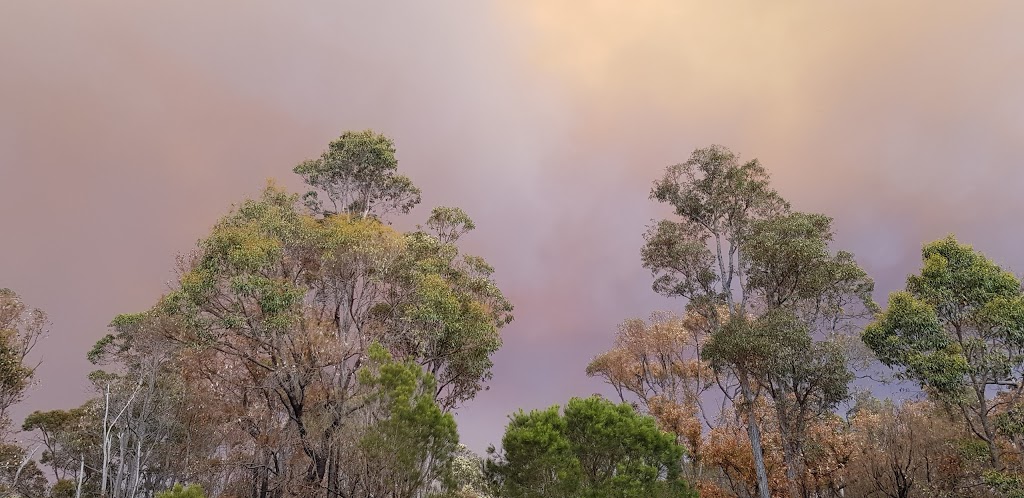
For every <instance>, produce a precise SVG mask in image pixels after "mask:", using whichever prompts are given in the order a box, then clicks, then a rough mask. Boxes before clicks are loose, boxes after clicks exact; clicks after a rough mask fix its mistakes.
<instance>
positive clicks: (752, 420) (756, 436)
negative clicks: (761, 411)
mask: <svg viewBox="0 0 1024 498" xmlns="http://www.w3.org/2000/svg"><path fill="white" fill-rule="evenodd" d="M737 373H738V374H739V375H738V376H737V377H739V381H740V389H741V390H742V391H743V401H744V403H746V405H747V435H748V436H749V437H750V449H751V452H752V453H753V457H754V470H755V472H756V473H757V492H758V496H760V498H771V491H770V489H769V488H768V472H767V471H766V470H765V467H764V450H763V449H762V444H761V428H760V427H758V425H757V416H756V415H755V414H754V393H753V392H752V391H751V389H750V379H748V378H747V373H746V372H745V371H742V370H740V371H738V372H737Z"/></svg>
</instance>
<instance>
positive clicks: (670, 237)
mask: <svg viewBox="0 0 1024 498" xmlns="http://www.w3.org/2000/svg"><path fill="white" fill-rule="evenodd" d="M651 196H652V198H654V199H656V200H658V201H661V202H665V203H668V204H670V205H671V206H672V207H673V208H674V210H675V214H676V215H677V216H678V219H677V220H675V221H670V220H663V221H660V222H658V223H657V224H656V225H654V226H653V227H652V228H651V229H650V230H649V231H648V233H647V236H646V239H647V243H646V245H645V246H644V248H643V251H642V256H643V262H644V266H645V267H646V268H648V269H650V270H651V271H652V273H653V275H654V277H655V280H654V289H655V290H656V291H658V292H660V293H662V294H665V295H668V296H678V297H683V298H686V299H687V312H688V313H690V314H695V315H698V316H701V317H702V318H704V319H705V320H706V321H707V324H708V329H709V340H708V341H707V344H705V346H704V348H703V350H702V351H701V355H702V360H704V361H708V362H709V363H710V364H711V365H712V366H714V367H715V370H716V372H718V373H719V374H721V375H726V376H728V378H731V379H734V381H735V384H733V385H735V387H736V390H737V391H738V396H739V398H740V399H741V401H742V404H741V409H743V410H744V411H745V412H746V419H747V430H748V437H749V440H750V444H751V451H752V452H753V457H754V466H755V469H756V474H757V480H758V487H759V493H760V495H761V496H762V497H763V498H767V497H768V493H769V491H768V490H769V483H768V473H767V471H766V469H765V465H764V454H763V448H762V441H761V439H762V437H761V427H760V426H759V424H758V421H757V417H756V416H755V414H754V410H753V409H752V407H753V406H754V403H755V401H756V400H757V399H758V398H759V397H760V396H761V393H762V390H764V391H766V392H767V394H768V395H769V396H771V398H772V401H773V402H774V406H775V408H776V409H777V411H778V414H777V415H778V418H779V419H780V421H781V423H782V424H783V426H782V427H783V429H782V431H781V435H782V437H783V439H784V441H785V445H784V446H786V447H787V448H788V449H787V451H786V454H787V458H786V460H787V467H788V469H789V471H790V472H791V473H792V475H791V477H792V478H793V480H794V482H797V481H798V480H799V476H798V474H800V473H801V472H802V471H803V465H802V464H801V462H800V457H799V454H800V452H801V449H800V447H801V445H802V441H803V438H804V435H803V433H804V432H805V430H806V425H807V424H806V421H807V420H808V418H809V417H813V416H815V415H820V414H822V413H824V412H826V411H827V410H828V409H830V408H831V407H832V406H834V404H835V403H836V401H837V399H841V398H843V397H844V396H845V394H846V391H845V389H846V382H848V381H849V379H850V376H849V375H848V374H845V373H844V374H841V375H838V376H831V375H829V374H828V372H830V371H831V370H833V369H835V368H840V369H841V371H843V372H845V365H844V364H842V362H841V361H838V360H839V358H838V356H837V355H836V352H835V349H834V347H831V346H814V347H810V346H811V345H812V344H813V336H817V337H823V336H827V335H828V334H831V333H839V332H845V331H847V327H848V324H849V323H850V322H851V321H852V320H854V319H855V318H857V317H861V316H864V315H865V314H867V313H868V312H870V311H871V310H873V307H874V304H873V302H872V301H871V297H870V294H871V291H872V289H873V283H872V282H871V280H870V279H869V278H868V277H867V275H866V274H865V273H864V271H863V270H861V269H860V268H859V267H858V266H857V265H856V263H855V262H854V261H853V258H852V255H850V254H849V253H846V252H842V251H840V252H836V253H833V252H832V251H831V250H829V244H830V242H831V241H832V231H831V219H829V218H828V217H825V216H822V215H815V214H803V213H791V212H790V211H789V205H788V203H787V202H785V201H784V200H783V199H782V198H781V197H780V196H779V195H778V193H776V192H775V191H774V190H772V189H771V187H770V186H769V178H768V174H767V173H766V172H765V170H764V168H763V167H761V165H760V164H759V163H758V162H757V161H756V160H754V161H749V162H746V163H741V162H740V161H739V160H738V158H737V157H736V156H735V155H734V154H733V153H732V152H730V151H729V150H728V149H725V148H724V147H719V146H712V147H709V148H706V149H698V150H696V151H694V153H693V155H692V156H691V157H690V160H689V161H687V162H686V163H683V164H680V165H676V166H671V167H669V168H668V170H667V172H666V174H665V176H664V177H663V178H662V179H661V180H659V181H657V182H655V186H654V189H653V190H652V194H651ZM797 353H799V354H797ZM826 380H827V381H828V384H827V385H825V384H823V383H822V382H821V381H826ZM844 381H845V382H844ZM723 385H727V384H724V383H723ZM724 390H725V392H726V395H727V396H731V392H730V389H724ZM794 403H795V404H794ZM790 492H791V494H792V495H794V496H797V495H799V494H801V493H802V492H803V491H801V490H800V489H798V488H797V487H793V488H791V490H790Z"/></svg>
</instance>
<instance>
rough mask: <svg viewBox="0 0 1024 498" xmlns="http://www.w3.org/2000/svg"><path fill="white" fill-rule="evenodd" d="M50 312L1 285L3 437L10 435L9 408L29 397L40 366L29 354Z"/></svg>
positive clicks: (0, 421)
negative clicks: (29, 302)
mask: <svg viewBox="0 0 1024 498" xmlns="http://www.w3.org/2000/svg"><path fill="white" fill-rule="evenodd" d="M46 323H47V319H46V313H44V312H43V311H42V310H40V309H38V308H30V307H28V306H27V305H26V304H25V303H24V301H22V299H21V297H20V296H18V294H17V293H15V292H14V291H12V290H11V289H2V288H0V437H4V436H6V435H7V430H8V429H9V424H10V416H9V414H8V410H9V409H10V407H11V406H12V405H14V404H15V403H18V402H19V401H21V400H22V399H23V398H24V397H25V392H26V391H27V390H28V388H29V385H30V384H31V382H32V378H33V377H34V376H35V371H36V367H37V366H38V365H33V364H31V363H29V360H28V356H29V353H31V352H32V349H33V348H35V346H36V344H37V343H38V342H39V339H40V338H41V337H42V336H43V333H44V331H45V328H46Z"/></svg>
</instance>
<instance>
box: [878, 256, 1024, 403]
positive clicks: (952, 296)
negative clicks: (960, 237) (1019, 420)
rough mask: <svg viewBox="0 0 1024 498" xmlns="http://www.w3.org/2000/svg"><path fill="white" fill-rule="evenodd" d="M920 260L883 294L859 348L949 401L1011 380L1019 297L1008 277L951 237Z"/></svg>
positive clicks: (1021, 323) (1018, 341)
mask: <svg viewBox="0 0 1024 498" xmlns="http://www.w3.org/2000/svg"><path fill="white" fill-rule="evenodd" d="M922 259H923V261H924V266H923V268H922V270H921V273H920V274H919V275H911V276H910V277H908V278H907V290H906V291H904V292H896V293H893V294H892V295H890V298H889V308H888V309H887V310H886V311H885V313H883V314H882V315H881V316H879V318H878V319H877V320H876V321H875V322H874V323H872V324H871V325H870V326H868V327H867V328H866V329H865V331H864V336H863V337H864V342H865V343H866V344H867V345H868V346H869V347H871V349H872V350H873V351H874V352H875V354H877V355H878V358H879V360H881V361H882V363H884V364H885V365H887V366H890V367H894V368H899V369H901V372H900V373H901V375H902V376H903V377H905V378H909V379H914V380H917V381H918V382H920V383H921V384H922V385H923V386H926V387H928V388H930V389H932V390H933V391H934V392H935V393H936V394H939V395H941V396H943V397H945V398H946V399H950V400H960V399H962V398H963V397H964V396H967V395H968V393H967V391H966V389H967V388H968V387H972V388H976V387H980V386H974V385H973V384H974V383H977V382H980V383H982V384H985V385H987V384H997V383H999V382H1002V381H1004V380H1007V379H1008V378H1011V377H1013V376H1016V375H1017V374H1016V373H1015V372H1016V371H1017V370H1018V369H1019V368H1020V366H1021V364H1022V363H1024V356H1022V355H1021V351H1022V348H1024V294H1022V293H1021V288H1020V282H1019V281H1018V280H1017V279H1016V277H1014V276H1013V275H1012V274H1010V273H1009V272H1006V271H1004V270H1002V269H1001V268H1000V267H999V266H997V265H996V264H995V263H993V262H992V261H991V260H989V259H988V258H986V257H985V256H984V255H982V254H981V253H979V252H977V251H975V250H974V249H973V248H971V247H970V246H967V245H963V244H960V243H958V242H957V241H956V239H955V238H953V237H952V236H950V237H947V238H945V239H943V240H940V241H937V242H933V243H930V244H927V245H925V247H924V250H923V251H922ZM972 379H974V380H972ZM982 391H984V389H982ZM979 401H980V400H978V399H974V401H973V402H974V403H977V402H979Z"/></svg>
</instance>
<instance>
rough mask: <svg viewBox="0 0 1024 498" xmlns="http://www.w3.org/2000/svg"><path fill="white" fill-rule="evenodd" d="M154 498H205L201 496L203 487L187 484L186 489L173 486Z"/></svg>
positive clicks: (178, 485)
mask: <svg viewBox="0 0 1024 498" xmlns="http://www.w3.org/2000/svg"><path fill="white" fill-rule="evenodd" d="M156 498H206V495H205V494H203V487H202V486H200V485H198V484H189V485H188V486H187V487H186V486H182V485H181V484H175V485H174V487H173V488H171V489H169V490H167V491H163V492H160V493H157V494H156Z"/></svg>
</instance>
